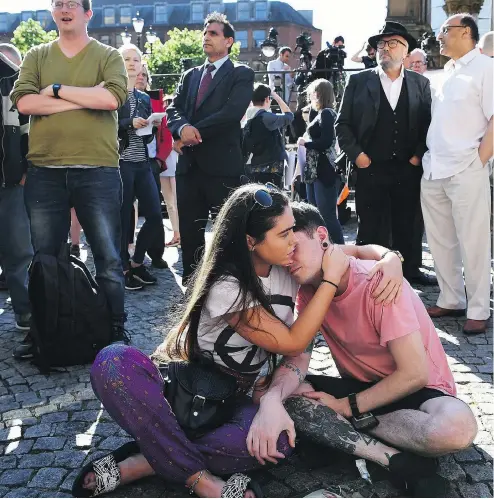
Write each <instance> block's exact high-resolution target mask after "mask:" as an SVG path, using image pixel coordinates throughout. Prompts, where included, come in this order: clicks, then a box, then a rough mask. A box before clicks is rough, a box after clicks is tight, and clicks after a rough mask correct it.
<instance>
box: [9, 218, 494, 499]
mask: <svg viewBox="0 0 494 499" xmlns="http://www.w3.org/2000/svg"><path fill="white" fill-rule="evenodd" d="M355 232H356V226H355V223H353V224H350V225H349V226H347V227H345V237H346V239H347V242H353V241H354V239H355ZM168 237H171V236H170V234H168ZM424 252H425V253H424V258H425V263H426V265H429V267H428V270H431V267H432V261H431V257H430V255H429V254H428V251H427V247H426V246H425V245H424ZM82 253H83V257H86V255H87V251H86V250H85V249H84V250H83V252H82ZM165 258H166V260H167V261H168V263H169V264H170V266H171V271H170V270H160V271H156V275H157V276H158V277H159V283H158V284H157V285H156V286H152V287H147V288H145V289H144V290H143V291H140V292H130V293H129V292H128V293H127V296H126V309H127V311H128V314H129V319H128V322H127V328H128V329H129V331H130V332H131V334H132V336H133V343H134V344H135V345H136V346H138V347H140V348H141V349H143V350H144V351H146V352H148V353H150V352H151V351H152V350H153V349H154V347H155V346H156V345H157V344H158V342H160V341H161V339H162V338H163V337H164V336H165V334H166V332H167V329H168V326H169V325H170V322H171V318H170V317H171V313H170V312H171V311H172V307H173V305H174V304H175V303H176V302H177V301H178V300H179V299H180V296H181V288H180V285H179V282H180V279H179V277H178V275H177V271H179V270H180V260H179V252H178V250H177V249H167V250H166V254H165ZM426 269H427V267H426ZM417 293H419V295H420V297H421V298H422V299H423V301H424V302H425V304H426V305H432V304H434V303H435V300H436V298H437V295H438V288H435V287H434V288H426V289H422V288H419V289H417ZM435 324H436V328H437V331H438V334H439V335H440V337H441V341H442V343H443V345H444V348H445V350H446V353H447V355H448V360H449V362H450V365H451V369H452V371H453V373H454V375H455V379H456V382H457V384H458V392H459V397H460V398H461V399H462V400H464V401H465V402H466V403H468V404H469V405H470V407H471V408H472V410H473V411H474V413H475V415H476V416H477V420H478V424H479V434H478V436H477V439H476V440H475V445H474V446H473V447H472V448H470V449H468V450H466V451H463V452H460V453H457V454H455V455H450V456H447V457H445V458H442V459H441V474H442V475H443V476H444V477H446V478H448V479H449V480H450V484H451V490H450V497H492V456H493V455H494V439H493V433H492V427H493V422H494V403H493V402H494V400H493V386H492V325H491V328H490V330H489V332H488V334H487V335H479V336H474V337H469V338H467V337H465V336H464V335H463V333H462V321H461V320H458V319H453V318H446V319H441V320H437V321H435ZM0 337H1V343H0V414H1V420H0V496H3V497H70V488H71V485H72V481H73V478H74V476H75V474H76V473H77V471H78V470H79V469H80V468H81V466H82V465H83V464H84V463H87V462H88V460H92V459H94V458H95V457H97V456H101V455H103V454H105V453H106V452H108V451H109V450H112V449H115V448H116V447H118V446H120V445H121V444H122V443H124V442H125V441H127V440H128V438H129V437H128V436H127V435H126V434H125V432H123V431H122V430H120V429H119V427H118V426H117V425H116V424H115V423H113V422H112V420H111V418H110V417H109V415H108V414H107V413H106V412H105V411H104V410H103V409H102V407H101V405H100V403H99V402H98V401H97V400H96V399H95V396H94V394H93V391H92V389H91V385H90V383H89V366H81V367H73V368H69V369H67V370H66V372H63V373H53V374H51V375H50V376H43V375H40V374H39V372H38V370H37V369H36V368H35V367H33V366H32V365H31V364H30V363H29V362H23V363H21V362H16V361H14V360H13V358H12V356H11V350H12V348H13V347H14V346H15V345H16V344H17V343H18V342H20V340H21V339H22V334H21V333H19V332H17V331H16V330H15V328H14V326H13V313H12V310H11V307H10V305H9V304H8V303H7V294H6V293H5V292H0ZM311 370H313V371H315V372H323V373H331V372H332V373H334V372H335V368H334V364H333V362H332V360H331V358H330V357H329V355H328V348H327V347H326V346H325V345H324V343H323V342H320V343H319V344H318V347H317V348H316V350H315V352H314V355H313V360H312V362H311ZM256 478H257V479H258V480H259V481H260V483H261V484H262V486H263V489H264V492H265V495H266V496H267V497H301V496H303V495H305V494H306V493H308V492H310V491H313V490H316V489H318V488H321V487H330V486H333V487H334V486H340V487H341V489H340V491H341V492H343V494H344V495H345V496H347V497H351V496H353V497H398V496H399V495H400V492H399V491H398V490H396V489H395V488H393V486H392V485H391V483H390V482H389V481H388V480H387V479H386V478H387V477H386V476H382V477H380V478H381V479H380V480H378V479H377V478H376V479H375V480H374V485H373V486H370V485H368V484H367V483H366V482H364V481H363V480H362V479H360V477H359V474H358V472H357V470H356V468H355V465H354V463H353V460H352V459H349V458H347V457H344V456H342V455H340V454H336V453H333V452H331V451H327V453H325V454H324V455H321V454H318V455H314V454H312V455H311V454H307V455H303V456H295V457H294V458H292V459H291V460H290V461H289V462H287V463H285V464H283V465H280V466H278V467H275V468H272V469H269V470H266V469H264V470H262V471H260V472H258V473H257V477H256ZM113 495H114V497H122V496H124V497H185V496H186V495H187V493H186V491H185V489H172V488H171V486H170V485H169V484H167V483H165V482H163V481H162V480H161V479H158V478H156V477H155V478H152V479H146V480H144V481H141V482H138V483H137V484H134V485H132V486H128V487H124V488H121V489H118V492H115V493H114V494H113Z"/></svg>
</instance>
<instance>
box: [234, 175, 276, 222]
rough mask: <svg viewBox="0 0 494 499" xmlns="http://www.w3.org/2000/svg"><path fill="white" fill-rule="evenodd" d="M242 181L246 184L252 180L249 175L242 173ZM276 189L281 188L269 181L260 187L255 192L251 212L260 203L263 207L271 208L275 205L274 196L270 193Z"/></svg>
mask: <svg viewBox="0 0 494 499" xmlns="http://www.w3.org/2000/svg"><path fill="white" fill-rule="evenodd" d="M240 183H241V184H242V185H245V184H249V183H251V182H250V179H249V178H248V177H247V176H245V175H242V176H241V177H240ZM275 190H276V191H278V190H279V189H278V187H276V186H275V185H274V184H272V183H271V182H267V183H266V184H265V185H264V186H262V187H259V189H257V191H255V192H254V203H253V204H252V206H251V207H250V210H249V213H250V212H251V211H252V210H253V209H254V206H256V205H259V206H261V207H262V208H270V207H271V206H273V198H272V196H271V194H270V191H275Z"/></svg>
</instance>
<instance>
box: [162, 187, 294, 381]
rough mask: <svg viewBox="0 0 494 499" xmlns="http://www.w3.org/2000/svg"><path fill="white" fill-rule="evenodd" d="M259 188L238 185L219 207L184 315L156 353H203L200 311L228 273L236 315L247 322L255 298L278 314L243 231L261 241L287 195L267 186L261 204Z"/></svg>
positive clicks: (272, 361)
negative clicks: (235, 287) (266, 199)
mask: <svg viewBox="0 0 494 499" xmlns="http://www.w3.org/2000/svg"><path fill="white" fill-rule="evenodd" d="M262 188H265V187H264V186H262V185H261V184H248V185H244V186H243V187H239V188H238V189H236V190H235V191H233V193H232V194H231V195H230V197H229V198H228V199H227V201H226V202H225V204H224V205H223V207H222V208H221V210H220V212H219V214H218V217H217V219H216V222H215V224H214V226H213V238H212V241H211V244H210V245H209V246H208V247H207V249H206V251H205V253H204V256H203V258H202V260H201V262H200V265H199V267H198V268H197V269H196V271H195V273H194V274H193V276H192V277H191V283H190V286H189V287H188V289H190V292H188V293H187V300H186V305H185V310H184V312H183V315H182V317H181V319H180V321H179V323H178V325H177V326H176V327H175V328H174V329H173V330H172V331H171V332H170V333H169V335H168V337H167V338H166V340H165V342H164V344H163V345H162V346H161V347H159V348H158V351H157V352H156V354H155V356H157V357H161V356H162V355H160V354H165V355H164V356H165V357H166V358H167V359H180V360H186V361H195V360H198V359H200V358H201V357H202V356H203V354H202V352H201V351H200V348H199V344H198V339H197V337H198V333H199V331H198V328H199V321H200V317H201V312H202V309H203V306H204V303H205V302H206V300H207V297H208V293H209V290H210V289H211V287H212V286H213V285H214V284H216V283H218V282H221V281H223V280H225V279H227V278H231V277H233V278H235V279H237V280H238V283H239V294H238V296H237V298H236V300H234V301H233V303H234V304H235V311H241V312H240V319H239V321H243V322H246V321H245V318H246V312H247V309H248V308H252V303H253V302H254V303H255V304H256V306H261V307H263V308H264V309H266V310H267V311H268V312H270V313H271V314H273V315H276V314H275V312H274V310H273V307H272V306H271V303H270V300H269V297H268V296H266V293H265V292H264V288H263V286H262V283H261V281H260V280H259V277H258V276H257V274H256V271H255V268H254V265H253V262H252V256H251V252H250V250H249V247H248V245H247V237H246V235H247V234H248V235H249V236H251V237H253V238H254V239H255V240H256V242H257V243H260V242H262V241H263V240H264V238H265V235H266V232H268V231H269V230H271V229H272V228H273V227H274V226H275V224H276V218H277V217H279V216H281V215H282V214H283V212H284V210H285V208H286V207H287V206H288V205H289V199H288V196H286V195H285V194H284V193H283V192H281V191H279V190H270V194H271V198H272V200H273V203H272V205H271V206H270V207H263V206H261V205H259V204H257V203H256V201H255V199H254V195H255V193H256V191H258V190H259V189H262ZM275 361H276V355H274V354H271V355H270V359H269V375H268V378H270V375H271V373H272V371H273V369H274V365H275Z"/></svg>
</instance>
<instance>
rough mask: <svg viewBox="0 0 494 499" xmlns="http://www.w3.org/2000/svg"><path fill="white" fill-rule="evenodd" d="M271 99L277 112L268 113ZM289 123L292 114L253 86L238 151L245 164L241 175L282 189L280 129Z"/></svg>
mask: <svg viewBox="0 0 494 499" xmlns="http://www.w3.org/2000/svg"><path fill="white" fill-rule="evenodd" d="M271 99H274V100H275V101H276V103H277V104H278V106H279V107H280V109H281V113H280V114H274V113H272V112H270V110H271ZM292 121H293V113H292V112H291V111H290V108H289V107H288V105H287V104H286V103H285V101H284V100H283V99H282V98H281V97H280V96H279V95H278V94H277V93H276V92H274V91H273V90H271V89H270V88H269V87H268V86H267V85H265V84H264V83H256V84H255V85H254V92H253V94H252V107H250V108H249V109H247V122H246V124H245V127H244V133H243V137H244V138H243V144H242V150H243V154H244V157H245V159H246V160H247V164H246V166H245V171H246V173H247V175H248V177H249V179H250V180H251V181H252V182H260V183H261V184H266V183H267V182H271V183H272V184H274V185H276V186H277V187H279V188H282V187H283V169H284V162H285V160H286V159H287V154H286V151H285V144H284V139H283V128H284V127H286V126H288V125H289V124H290V123H291V122H292Z"/></svg>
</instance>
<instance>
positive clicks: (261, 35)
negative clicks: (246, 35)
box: [252, 29, 266, 47]
mask: <svg viewBox="0 0 494 499" xmlns="http://www.w3.org/2000/svg"><path fill="white" fill-rule="evenodd" d="M252 38H254V47H260V45H261V43H262V42H263V41H264V40H265V39H266V30H264V29H255V30H254V31H253V32H252Z"/></svg>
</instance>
